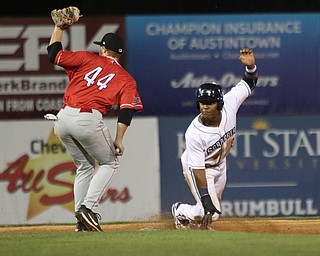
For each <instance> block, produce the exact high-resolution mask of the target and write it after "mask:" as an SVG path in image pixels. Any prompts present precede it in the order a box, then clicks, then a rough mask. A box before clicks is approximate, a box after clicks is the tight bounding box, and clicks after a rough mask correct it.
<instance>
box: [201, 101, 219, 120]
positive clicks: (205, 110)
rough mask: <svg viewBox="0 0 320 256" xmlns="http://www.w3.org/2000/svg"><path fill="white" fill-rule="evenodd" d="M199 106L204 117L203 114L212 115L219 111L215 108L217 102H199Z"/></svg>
mask: <svg viewBox="0 0 320 256" xmlns="http://www.w3.org/2000/svg"><path fill="white" fill-rule="evenodd" d="M199 106H200V112H201V114H202V115H203V116H204V117H205V116H208V117H209V116H213V115H215V114H217V113H218V112H219V111H218V109H217V107H218V102H214V103H209V104H208V103H202V102H199Z"/></svg>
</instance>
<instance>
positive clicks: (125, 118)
mask: <svg viewBox="0 0 320 256" xmlns="http://www.w3.org/2000/svg"><path fill="white" fill-rule="evenodd" d="M133 114H134V110H133V109H129V108H123V109H121V110H120V112H119V116H118V122H117V132H116V138H115V140H114V146H115V147H116V148H117V155H118V156H121V155H123V152H124V146H123V144H122V140H123V137H124V134H125V133H126V130H127V128H128V126H130V124H131V120H132V117H133Z"/></svg>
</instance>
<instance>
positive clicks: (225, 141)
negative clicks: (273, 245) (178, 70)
mask: <svg viewBox="0 0 320 256" xmlns="http://www.w3.org/2000/svg"><path fill="white" fill-rule="evenodd" d="M239 59H240V61H241V63H242V64H243V65H245V66H246V68H245V69H246V71H245V73H244V76H243V78H242V80H241V81H240V82H239V83H238V84H237V85H236V86H234V87H233V88H232V89H231V90H230V91H229V92H227V93H226V94H225V95H223V92H222V90H221V87H220V86H219V85H217V84H215V83H205V84H202V85H201V86H200V88H199V89H198V90H197V92H196V105H197V108H198V109H199V110H200V114H199V115H198V116H196V117H195V118H194V119H193V121H192V122H191V124H190V125H189V127H188V129H187V131H186V133H185V139H186V150H185V151H184V152H183V154H182V156H181V163H182V170H183V174H184V177H185V179H186V182H187V183H188V185H189V188H190V190H191V193H192V195H193V197H194V198H195V200H196V204H195V205H189V204H182V203H180V202H178V203H174V204H173V205H172V215H173V218H174V222H175V226H176V228H178V229H179V228H189V227H191V226H193V225H194V224H197V223H199V221H200V226H201V227H202V228H208V224H209V223H211V222H212V221H213V220H217V219H218V218H219V216H220V214H221V207H220V201H221V197H222V193H223V191H224V188H225V185H226V179H227V170H226V156H227V154H228V153H229V152H230V149H231V147H232V144H233V140H234V137H235V134H236V117H237V112H238V109H239V107H240V105H241V104H242V103H243V102H244V100H245V99H246V98H247V97H249V96H250V95H251V92H252V90H253V89H254V88H255V86H256V83H257V79H258V72H257V67H256V65H255V58H254V53H253V51H252V50H250V49H247V48H245V49H242V50H240V58H239Z"/></svg>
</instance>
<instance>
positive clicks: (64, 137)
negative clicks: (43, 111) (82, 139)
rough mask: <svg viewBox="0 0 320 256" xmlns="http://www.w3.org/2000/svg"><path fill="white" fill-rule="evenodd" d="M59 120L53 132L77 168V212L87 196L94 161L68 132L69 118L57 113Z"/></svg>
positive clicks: (75, 195) (75, 197) (75, 193)
mask: <svg viewBox="0 0 320 256" xmlns="http://www.w3.org/2000/svg"><path fill="white" fill-rule="evenodd" d="M58 116H59V119H58V121H57V122H55V125H54V132H55V134H56V135H57V137H58V138H59V139H60V141H61V142H62V143H63V145H64V146H65V147H66V149H67V151H68V153H69V154H70V156H71V157H72V159H73V162H74V164H75V165H76V167H77V170H76V175H75V181H74V203H75V211H77V210H78V209H79V208H80V206H81V204H82V203H83V201H84V198H85V197H86V195H87V191H88V188H89V185H90V182H91V179H92V177H93V173H94V165H95V161H94V159H93V158H92V157H91V156H90V155H89V154H88V152H86V151H85V149H84V148H83V147H82V146H81V144H80V143H79V142H78V141H76V140H75V139H74V138H73V137H72V136H70V134H69V132H68V124H69V122H70V116H68V115H65V114H64V113H63V112H62V111H61V113H59V115H58Z"/></svg>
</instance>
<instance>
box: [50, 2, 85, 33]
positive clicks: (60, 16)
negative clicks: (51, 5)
mask: <svg viewBox="0 0 320 256" xmlns="http://www.w3.org/2000/svg"><path fill="white" fill-rule="evenodd" d="M80 17H82V15H80V10H79V8H78V7H75V6H69V7H66V8H63V9H54V10H53V11H51V18H52V20H53V22H54V24H55V25H56V26H57V27H59V28H60V29H62V30H64V29H68V28H69V27H70V26H71V25H72V24H73V23H75V22H77V21H78V20H79V18H80Z"/></svg>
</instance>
